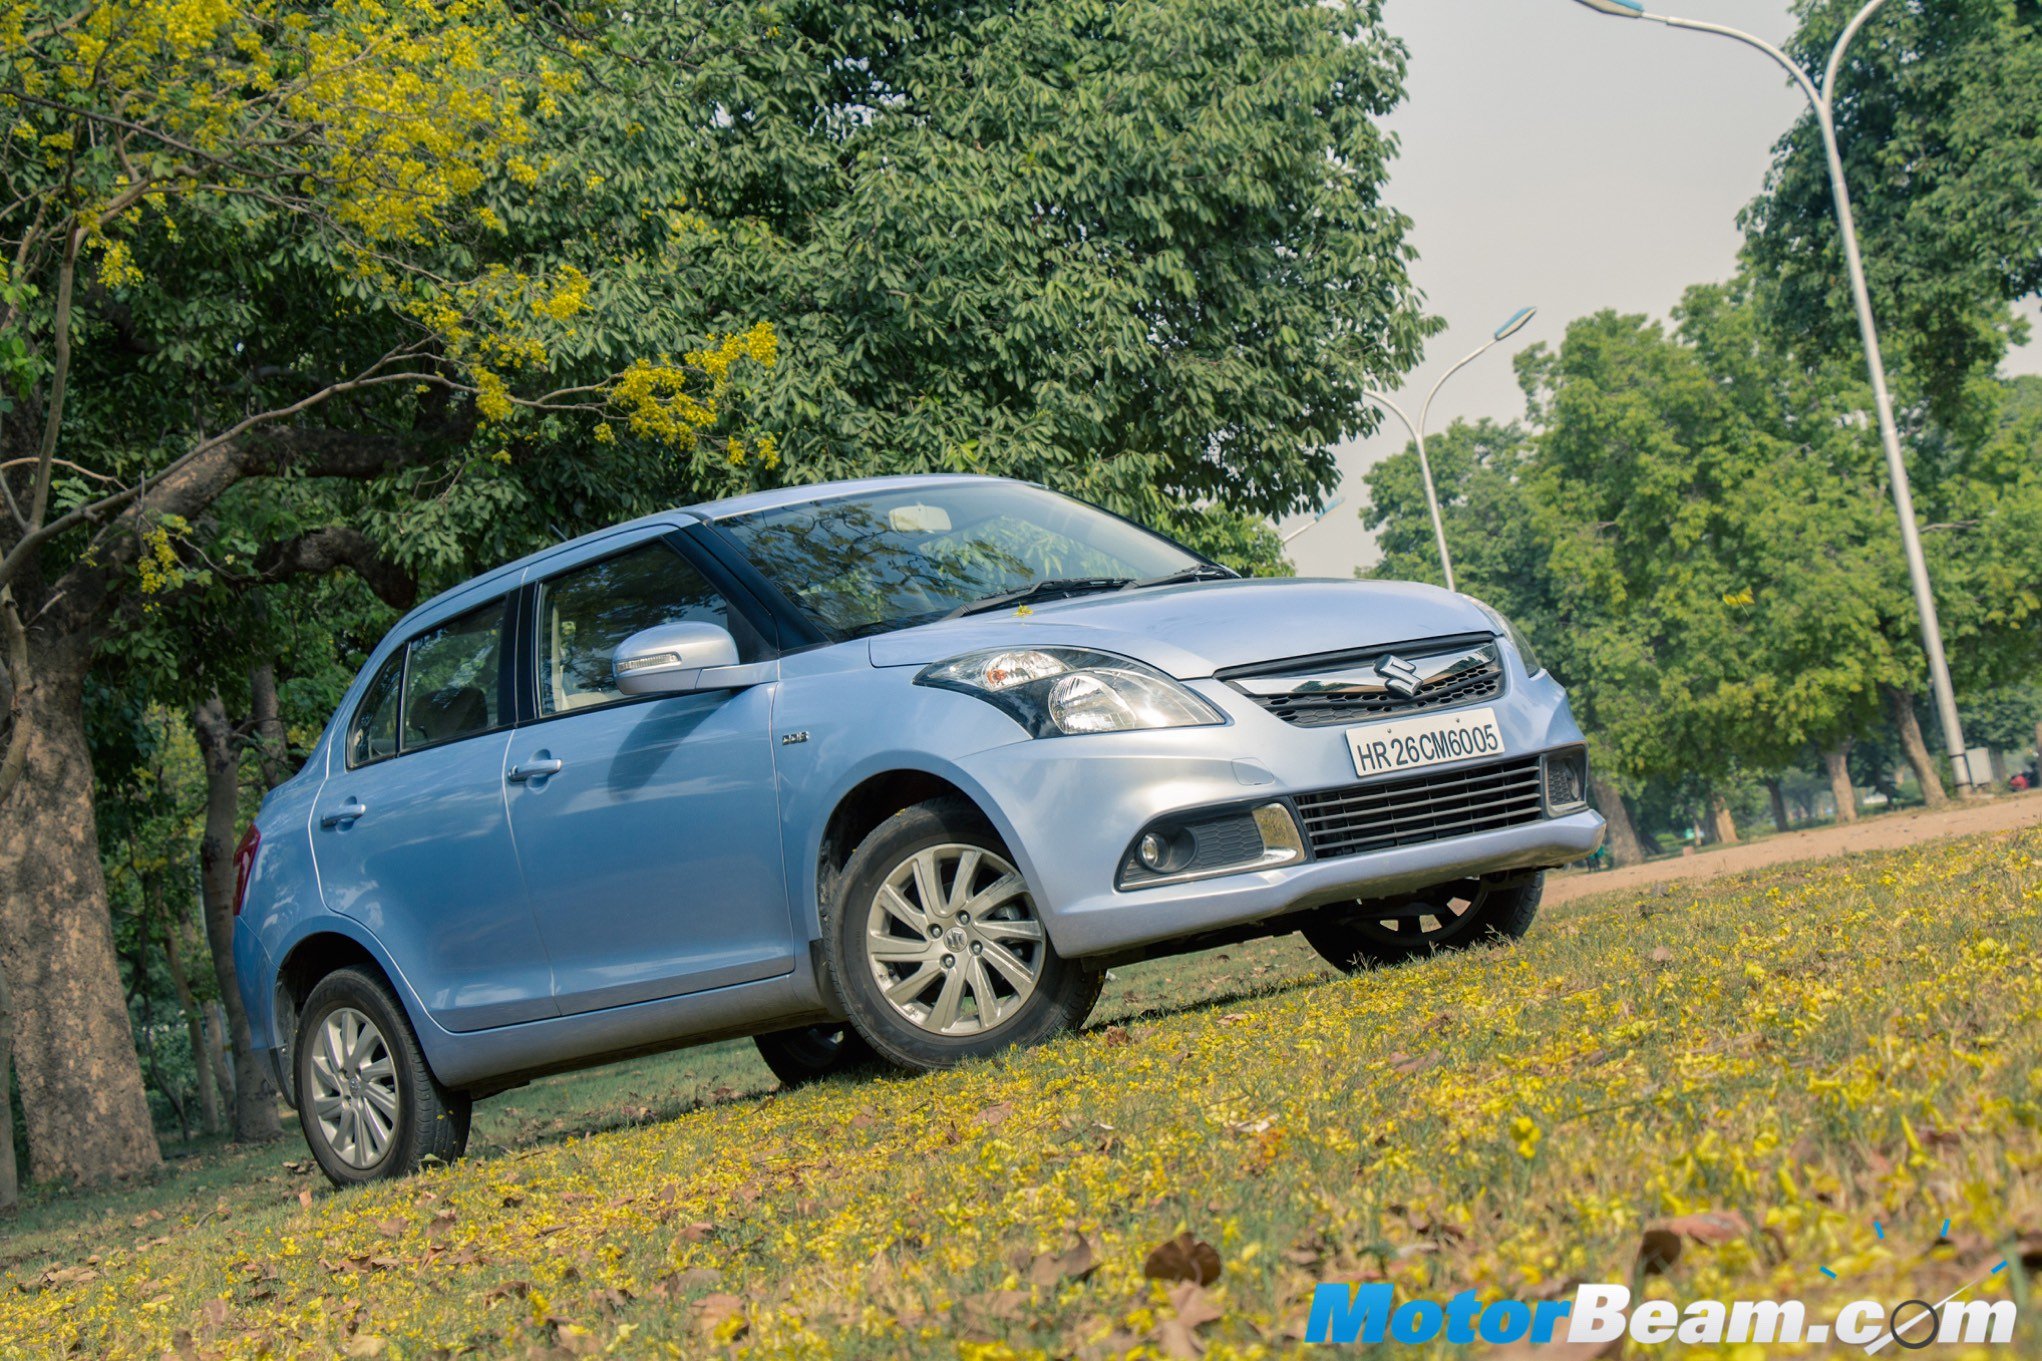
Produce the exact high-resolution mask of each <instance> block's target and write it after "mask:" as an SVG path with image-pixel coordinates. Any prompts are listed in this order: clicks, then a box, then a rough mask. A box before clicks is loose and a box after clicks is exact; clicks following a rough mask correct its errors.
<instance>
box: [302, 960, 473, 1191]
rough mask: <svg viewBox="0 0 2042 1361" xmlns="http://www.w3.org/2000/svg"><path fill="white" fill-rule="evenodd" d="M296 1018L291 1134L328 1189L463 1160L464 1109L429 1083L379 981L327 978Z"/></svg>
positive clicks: (464, 1102)
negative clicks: (299, 1136)
mask: <svg viewBox="0 0 2042 1361" xmlns="http://www.w3.org/2000/svg"><path fill="white" fill-rule="evenodd" d="M298 1018H299V1019H298V1039H297V1044H296V1047H295V1051H294V1054H295V1058H296V1065H295V1066H296V1069H297V1075H296V1076H297V1088H298V1125H299V1128H300V1129H302V1130H303V1131H304V1133H305V1142H306V1143H307V1144H308V1145H310V1146H311V1149H312V1156H313V1157H314V1158H315V1159H317V1160H318V1163H319V1167H320V1170H321V1171H323V1172H325V1173H326V1176H327V1179H328V1180H330V1181H331V1182H332V1183H333V1184H334V1185H335V1186H358V1185H360V1184H362V1183H364V1182H370V1181H381V1180H385V1179H388V1178H394V1177H402V1176H406V1175H409V1174H410V1173H412V1172H415V1171H417V1170H418V1168H419V1167H420V1166H421V1165H422V1164H423V1163H424V1162H425V1161H426V1160H427V1159H428V1158H433V1159H437V1160H439V1161H440V1162H452V1161H454V1160H455V1159H456V1158H458V1157H460V1156H461V1154H462V1153H464V1152H466V1151H467V1148H468V1123H469V1116H470V1113H471V1111H472V1104H471V1103H470V1101H469V1099H468V1097H467V1095H466V1094H465V1093H462V1092H455V1091H449V1090H448V1089H447V1088H445V1087H443V1086H441V1085H440V1083H439V1080H438V1079H437V1078H435V1077H434V1076H433V1075H432V1070H431V1069H430V1068H428V1067H427V1066H426V1062H425V1055H424V1053H422V1052H421V1051H420V1049H419V1047H418V1036H417V1035H416V1034H414V1033H413V1032H412V1029H411V1022H410V1020H409V1019H408V1018H407V1017H406V1016H405V1014H404V1008H403V1007H402V1006H400V1005H399V1004H398V1002H397V999H396V998H395V997H393V996H391V994H390V989H389V988H388V986H386V985H385V984H384V982H383V981H382V979H380V978H378V977H376V976H375V975H374V974H373V973H370V972H369V971H368V970H366V969H358V968H349V969H339V970H336V971H335V972H333V973H330V974H328V975H327V976H326V977H324V978H322V979H320V980H319V982H318V984H317V985H316V986H315V987H314V988H313V989H312V993H311V995H310V996H309V997H307V998H306V999H305V1005H304V1006H303V1007H302V1008H300V1009H299V1012H298Z"/></svg>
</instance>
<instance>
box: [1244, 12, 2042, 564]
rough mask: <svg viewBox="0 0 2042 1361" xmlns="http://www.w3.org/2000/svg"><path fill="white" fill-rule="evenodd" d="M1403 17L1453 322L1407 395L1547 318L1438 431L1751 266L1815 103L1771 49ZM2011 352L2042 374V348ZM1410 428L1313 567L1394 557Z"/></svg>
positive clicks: (1537, 16) (1476, 377)
mask: <svg viewBox="0 0 2042 1361" xmlns="http://www.w3.org/2000/svg"><path fill="white" fill-rule="evenodd" d="M1668 3H1669V5H1671V3H1672V0H1668ZM1676 12H1679V13H1684V14H1687V15H1689V16H1691V17H1694V18H1703V19H1712V20H1715V21H1717V22H1719V23H1729V24H1735V25H1737V26H1739V27H1741V28H1746V29H1749V30H1751V31H1753V32H1755V33H1758V34H1759V35H1761V36H1762V37H1765V38H1768V39H1771V40H1772V41H1774V42H1779V41H1782V40H1783V39H1785V38H1786V37H1787V35H1788V34H1789V33H1790V32H1791V31H1792V29H1793V23H1792V19H1791V16H1790V15H1789V13H1788V9H1787V3H1786V0H1684V7H1683V8H1681V9H1679V10H1677V11H1676ZM1388 16H1389V25H1390V28H1391V30H1392V31H1393V32H1395V33H1396V34H1397V35H1398V36H1399V37H1401V38H1403V39H1404V41H1405V43H1406V44H1407V45H1408V46H1409V47H1410V50H1411V75H1410V82H1409V85H1408V89H1407V98H1406V100H1405V103H1404V105H1403V106H1402V107H1401V108H1400V109H1398V111H1397V112H1396V113H1395V114H1394V115H1393V116H1392V117H1391V119H1390V126H1391V127H1392V128H1393V129H1394V130H1395V131H1396V133H1397V134H1398V136H1399V137H1400V138H1401V140H1402V152H1401V155H1400V156H1399V158H1398V160H1397V161H1396V163H1395V168H1394V170H1393V171H1392V176H1391V181H1390V201H1391V202H1392V203H1394V204H1395V205H1396V206H1397V207H1399V208H1401V209H1402V210H1403V211H1404V212H1405V213H1407V214H1409V215H1410V217H1411V218H1412V219H1413V221H1414V222H1415V224H1416V226H1415V229H1414V244H1415V245H1416V246H1417V248H1418V251H1419V255H1420V258H1419V260H1418V263H1417V264H1416V266H1415V267H1414V269H1415V274H1416V278H1417V281H1418V285H1419V287H1421V288H1422V289H1424V291H1425V294H1426V299H1427V307H1428V310H1430V311H1431V312H1433V313H1435V314H1436V315H1438V316H1441V317H1444V318H1445V319H1446V320H1447V321H1448V323H1450V325H1449V329H1448V330H1446V331H1444V332H1442V333H1441V334H1440V335H1438V336H1435V337H1434V338H1433V340H1432V341H1431V344H1430V346H1429V348H1428V349H1427V351H1426V356H1425V362H1424V363H1422V364H1420V365H1419V367H1418V369H1417V370H1416V371H1415V372H1413V373H1412V374H1411V375H1410V379H1409V382H1408V383H1407V385H1406V389H1405V391H1404V392H1403V393H1400V394H1396V395H1397V397H1398V400H1399V402H1400V404H1402V405H1404V406H1405V407H1406V409H1407V410H1409V411H1410V412H1411V415H1412V416H1413V418H1414V419H1415V418H1416V416H1417V414H1418V412H1417V406H1418V404H1419V403H1420V402H1421V401H1422V400H1423V399H1424V395H1425V393H1426V392H1427V391H1429V390H1430V388H1431V386H1432V384H1433V383H1434V382H1435V381H1436V380H1437V379H1438V377H1439V375H1440V374H1442V373H1444V372H1445V371H1446V369H1447V368H1448V367H1449V366H1451V365H1452V364H1453V363H1454V361H1455V360H1457V359H1459V358H1461V357H1462V356H1463V355H1465V354H1467V353H1468V351H1470V350H1472V349H1474V348H1475V347H1476V346H1477V345H1479V344H1481V343H1482V341H1483V340H1485V339H1487V338H1488V335H1489V333H1490V332H1491V331H1493V330H1495V328H1496V327H1497V325H1498V324H1499V323H1501V322H1502V321H1503V319H1504V318H1505V317H1507V316H1509V315H1510V314H1511V313H1512V312H1514V311H1515V310H1517V309H1518V308H1519V307H1523V306H1537V307H1538V308H1539V315H1538V317H1537V318H1536V319H1534V320H1533V322H1532V324H1531V325H1530V326H1529V327H1528V328H1526V329H1525V330H1524V331H1521V332H1519V333H1518V334H1517V335H1516V336H1515V337H1513V338H1512V339H1511V340H1509V341H1506V342H1505V343H1504V344H1502V345H1499V346H1497V347H1496V348H1495V349H1494V350H1491V351H1490V352H1489V353H1488V354H1486V355H1484V356H1483V357H1482V358H1481V359H1480V360H1478V361H1477V362H1476V363H1475V364H1474V365H1472V366H1470V367H1469V368H1466V369H1463V370H1462V371H1461V372H1460V373H1459V374H1457V375H1455V377H1454V379H1453V381H1452V382H1451V383H1449V384H1448V385H1447V386H1446V387H1445V388H1443V389H1441V391H1440V395H1439V399H1438V401H1437V402H1436V403H1435V404H1434V406H1433V414H1432V421H1431V428H1432V429H1433V430H1439V429H1443V428H1445V427H1446V426H1447V425H1448V424H1449V423H1451V422H1452V421H1453V420H1454V419H1455V418H1456V417H1470V418H1472V417H1479V416H1494V417H1497V418H1499V419H1510V418H1512V417H1516V416H1519V415H1522V414H1523V408H1524V402H1523V397H1522V394H1520V393H1519V392H1518V390H1517V385H1516V381H1515V378H1514V375H1513V373H1512V370H1511V356H1512V354H1513V353H1514V352H1515V351H1516V350H1518V349H1521V348H1523V347H1524V346H1526V345H1528V344H1530V343H1532V342H1533V341H1538V340H1545V341H1548V342H1552V341H1557V340H1558V339H1559V338H1560V336H1561V334H1562V333H1563V332H1564V331H1565V329H1566V326H1567V323H1568V322H1569V321H1570V320H1572V319H1573V318H1575V317H1580V316H1585V315H1587V314H1588V313H1591V312H1594V311H1597V310H1599V309H1601V308H1604V307H1614V308H1617V309H1619V310H1621V311H1626V312H1644V313H1649V314H1651V315H1653V316H1657V317H1664V316H1665V315H1666V314H1667V312H1668V310H1669V309H1670V308H1671V307H1672V306H1673V305H1674V303H1676V302H1678V301H1679V299H1680V294H1681V290H1682V289H1684V288H1685V287H1686V286H1687V285H1689V284H1691V283H1699V282H1703V281H1705V280H1711V279H1722V278H1726V277H1728V276H1729V274H1730V273H1731V272H1732V271H1733V270H1734V269H1735V268H1736V263H1737V247H1738V243H1739V236H1738V232H1737V225H1736V217H1737V213H1738V210H1739V209H1741V208H1742V207H1743V206H1744V205H1745V204H1746V203H1748V202H1749V201H1750V200H1751V199H1752V197H1753V196H1754V195H1756V194H1757V193H1758V190H1759V188H1760V186H1761V184H1762V182H1763V180H1764V177H1765V170H1766V165H1767V162H1768V160H1769V153H1770V148H1771V147H1772V144H1773V142H1774V141H1775V140H1776V139H1777V138H1778V137H1779V136H1780V134H1781V133H1783V132H1784V131H1786V129H1787V128H1788V126H1789V125H1790V124H1791V123H1792V122H1793V120H1794V118H1795V117H1796V116H1797V115H1798V114H1799V113H1800V111H1801V109H1802V108H1803V107H1804V104H1803V101H1802V99H1801V96H1800V95H1798V94H1796V93H1795V92H1794V91H1793V89H1792V87H1790V86H1789V85H1788V83H1787V78H1786V76H1785V75H1784V74H1783V73H1782V72H1781V71H1780V70H1779V69H1778V68H1777V67H1775V66H1774V65H1773V64H1772V63H1771V62H1769V61H1767V60H1766V59H1765V58H1764V56H1762V55H1761V54H1759V53H1758V52H1755V51H1753V50H1751V49H1749V48H1746V47H1744V46H1742V45H1741V44H1738V43H1734V42H1731V41H1728V40H1727V39H1722V38H1715V37H1711V36H1708V35H1704V34H1698V33H1682V32H1677V31H1674V30H1670V29H1665V28H1661V27H1659V26H1658V25H1656V24H1644V23H1638V22H1635V21H1629V20H1622V19H1608V18H1603V17H1602V16H1600V15H1598V14H1596V13H1594V12H1593V11H1591V10H1588V9H1586V8H1584V7H1583V6H1581V5H1578V4H1574V3H1571V2H1570V0H1390V3H1389V7H1388ZM2031 315H2032V313H2031ZM2038 329H2042V328H2038ZM2008 368H2009V370H2010V371H2015V372H2027V373H2042V343H2035V342H2031V343H2030V344H2029V345H2027V346H2026V347H2025V348H2024V349H2023V350H2022V351H2020V352H2018V353H2017V354H2016V356H2015V357H2014V359H2013V360H2012V361H2011V362H2010V363H2009V365H2008ZM1405 398H1409V401H1408V402H1407V401H1405V400H1404V399H1405ZM1406 440H1407V436H1406V435H1405V433H1404V430H1403V427H1402V426H1401V425H1398V424H1397V423H1396V421H1395V420H1394V419H1390V420H1387V421H1386V422H1385V424H1384V426H1383V428H1382V430H1381V431H1380V432H1378V433H1377V434H1376V435H1375V436H1374V437H1373V438H1372V439H1369V440H1366V441H1363V442H1361V443H1359V444H1357V445H1354V446H1352V447H1350V448H1347V449H1344V450H1342V452H1341V458H1340V466H1341V470H1342V472H1343V474H1344V481H1343V483H1342V487H1341V494H1342V495H1343V496H1344V497H1345V498H1346V499H1345V502H1344V504H1342V505H1341V506H1340V508H1339V509H1338V510H1336V511H1334V512H1333V513H1332V514H1331V515H1330V516H1328V517H1327V518H1326V519H1325V520H1324V521H1323V522H1322V523H1320V524H1319V525H1317V526H1315V527H1314V528H1312V529H1310V530H1308V531H1307V532H1306V533H1304V534H1303V535H1301V536H1300V537H1299V538H1298V539H1297V540H1296V541H1295V542H1293V543H1292V544H1291V546H1290V556H1291V561H1292V562H1294V563H1295V564H1296V565H1297V570H1298V571H1299V573H1300V574H1301V575H1305V576H1343V577H1344V576H1346V575H1348V574H1349V573H1350V572H1351V571H1352V570H1353V569H1354V568H1355V567H1356V566H1358V565H1361V564H1365V563H1368V562H1372V561H1374V560H1375V557H1376V553H1375V549H1374V547H1373V544H1372V543H1371V541H1370V536H1369V535H1368V533H1367V531H1365V530H1364V529H1363V528H1362V527H1361V522H1360V520H1359V518H1358V514H1357V513H1358V511H1359V510H1360V509H1361V507H1362V505H1363V504H1364V502H1365V500H1366V494H1367V488H1366V487H1365V486H1364V484H1363V482H1362V474H1363V473H1364V472H1365V471H1366V470H1367V469H1368V468H1369V467H1370V466H1371V465H1372V464H1374V463H1375V462H1376V461H1377V460H1378V459H1380V458H1382V457H1384V456H1385V455H1387V454H1390V453H1394V452H1395V451H1396V450H1398V449H1400V448H1402V447H1403V446H1404V444H1405V443H1406ZM1302 523H1304V521H1303V520H1302V519H1294V520H1291V521H1288V522H1286V523H1285V524H1284V526H1283V528H1284V529H1286V530H1288V529H1294V528H1296V527H1297V526H1298V525H1300V524H1302Z"/></svg>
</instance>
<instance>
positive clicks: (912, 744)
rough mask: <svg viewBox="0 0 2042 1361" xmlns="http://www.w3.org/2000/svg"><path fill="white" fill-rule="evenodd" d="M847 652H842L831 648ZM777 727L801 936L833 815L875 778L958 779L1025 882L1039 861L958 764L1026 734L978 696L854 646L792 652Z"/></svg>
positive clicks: (807, 931) (811, 935) (813, 935)
mask: <svg viewBox="0 0 2042 1361" xmlns="http://www.w3.org/2000/svg"><path fill="white" fill-rule="evenodd" d="M837 654H843V655H837ZM797 661H799V662H802V663H804V664H805V665H803V666H802V667H801V668H800V672H801V673H802V674H795V675H789V674H787V671H785V670H783V673H782V685H781V692H780V696H779V700H778V703H777V704H776V705H775V709H774V715H773V724H774V729H775V731H776V733H777V738H776V743H777V745H776V746H775V752H776V754H777V756H778V758H779V763H778V769H777V774H778V778H779V782H780V816H781V837H782V844H783V846H784V848H785V851H786V856H787V867H788V874H787V882H788V888H789V891H790V892H792V893H793V894H794V895H795V903H794V908H795V911H794V923H795V929H796V931H797V933H799V934H801V935H802V937H803V939H805V940H810V941H813V940H817V939H820V938H821V935H822V925H821V914H820V908H821V901H822V884H821V874H820V870H821V861H822V848H823V837H824V834H825V833H826V832H827V830H828V828H829V821H830V816H831V814H832V813H834V812H835V811H836V809H837V807H838V806H839V805H840V804H842V802H843V801H844V799H845V798H847V797H848V796H849V795H850V794H851V792H852V791H853V790H855V789H856V788H857V787H858V786H859V785H861V784H863V783H865V782H866V781H867V780H870V779H872V778H873V777H875V776H879V775H885V774H889V773H892V772H899V771H911V772H915V773H917V774H922V775H929V776H934V777H935V778H937V779H940V780H944V781H947V782H948V783H950V784H953V785H955V786H957V788H959V789H960V790H962V791H963V792H964V793H965V794H966V795H967V796H969V797H970V798H971V800H972V801H973V802H974V803H976V804H977V805H978V806H979V808H980V810H981V811H983V812H984V813H985V815H986V817H987V818H988V819H989V820H990V821H991V822H992V824H993V828H994V830H996V831H997V832H999V834H1000V837H1001V839H1002V840H1003V841H1005V842H1006V843H1007V846H1008V848H1009V849H1010V850H1011V851H1012V852H1013V854H1014V858H1015V860H1016V862H1017V863H1018V864H1019V865H1020V868H1021V870H1022V872H1023V873H1025V874H1027V875H1028V876H1029V878H1030V880H1031V882H1032V881H1033V880H1034V879H1035V866H1034V865H1033V864H1032V863H1031V862H1030V859H1029V852H1028V848H1027V847H1025V846H1023V845H1022V844H1021V842H1020V838H1019V836H1018V835H1017V827H1016V824H1015V821H1014V819H1013V817H1012V816H1011V815H1010V813H1009V811H1008V810H1007V809H1005V808H1002V807H1001V806H1000V804H999V803H998V801H997V800H995V799H994V798H993V797H992V794H991V791H989V790H988V789H987V788H986V787H985V786H984V785H983V784H982V783H980V782H979V780H978V779H976V778H975V777H974V776H973V775H972V774H971V773H970V772H969V771H967V770H966V769H964V767H963V766H962V765H961V764H960V762H962V761H964V760H967V759H969V758H970V757H971V756H972V755H975V754H976V753H979V752H982V751H987V750H990V749H992V748H994V747H1000V746H1010V745H1012V744H1014V743H1016V742H1026V741H1029V740H1030V739H1029V737H1028V734H1027V733H1025V732H1024V731H1022V729H1021V726H1020V725H1019V724H1017V723H1015V722H1014V721H1013V720H1012V719H1011V718H1009V717H1007V716H1006V715H1005V714H1003V713H1001V712H1000V711H999V710H998V709H996V708H994V707H993V706H992V705H990V704H987V703H986V702H985V701H984V700H980V699H974V698H972V697H971V696H969V695H962V694H958V693H957V692H955V691H952V690H937V689H933V688H931V687H929V686H922V685H916V684H914V683H913V682H914V673H913V672H911V671H907V670H905V669H884V670H881V669H875V668H873V667H871V666H869V665H867V663H866V661H865V659H864V656H863V655H862V647H861V648H860V650H859V651H858V652H855V653H854V652H852V651H851V645H847V646H846V647H842V648H831V649H826V650H824V651H821V652H816V653H806V654H801V655H800V656H799V657H797V658H788V659H786V662H785V663H784V665H785V666H786V667H788V668H789V669H793V667H794V663H796V662H797Z"/></svg>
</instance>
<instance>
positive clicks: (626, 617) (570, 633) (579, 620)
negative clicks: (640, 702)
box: [539, 543, 762, 714]
mask: <svg viewBox="0 0 2042 1361" xmlns="http://www.w3.org/2000/svg"><path fill="white" fill-rule="evenodd" d="M682 622H688V623H698V624H714V625H716V626H717V627H718V628H722V629H728V630H729V631H730V633H731V635H732V636H733V637H734V638H736V640H737V649H738V656H739V658H740V659H742V660H744V661H753V660H756V659H757V657H758V656H759V654H760V652H761V650H762V648H761V645H760V639H759V637H758V635H757V633H755V632H754V631H753V630H752V629H751V627H750V626H749V625H748V624H747V623H746V621H745V620H744V618H743V616H741V615H738V614H736V613H734V612H733V611H732V610H731V608H730V604H729V602H728V601H726V600H725V599H724V598H723V596H722V595H721V594H719V593H718V592H717V590H716V588H715V587H713V586H711V585H710V584H709V582H708V579H707V578H705V577H704V576H703V575H702V573H701V572H700V571H699V570H697V569H696V567H695V565H694V564H693V563H691V562H689V561H688V560H687V559H686V558H683V557H682V556H681V555H680V554H678V553H676V552H674V550H673V549H671V548H668V547H667V546H666V545H665V544H663V543H649V544H646V545H644V546H643V547H640V548H634V549H632V550H631V551H630V552H628V553H620V554H618V555H617V556H616V557H614V558H605V559H604V560H603V561H601V562H596V563H591V564H589V565H588V566H587V567H581V568H577V569H575V570H574V571H572V572H567V573H564V574H562V575H561V576H558V577H555V578H554V579H553V580H551V581H549V582H547V583H546V584H545V585H544V586H543V587H542V588H541V589H540V593H539V712H541V713H544V714H559V713H568V712H571V711H572V710H575V709H586V708H590V707H592V706H594V705H597V704H608V703H610V702H612V701H613V700H617V699H621V698H623V691H621V690H619V689H618V688H617V681H616V676H615V674H614V673H613V672H612V670H611V666H610V661H611V657H612V656H613V655H614V654H615V652H616V650H617V645H618V644H619V643H621V642H623V641H624V640H625V639H626V638H629V637H630V636H631V635H632V634H634V633H637V632H639V631H640V630H642V629H649V628H654V627H657V626H658V625H660V624H677V623H682Z"/></svg>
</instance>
